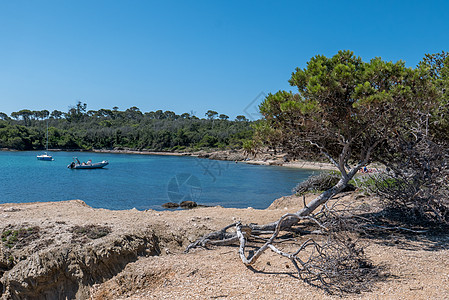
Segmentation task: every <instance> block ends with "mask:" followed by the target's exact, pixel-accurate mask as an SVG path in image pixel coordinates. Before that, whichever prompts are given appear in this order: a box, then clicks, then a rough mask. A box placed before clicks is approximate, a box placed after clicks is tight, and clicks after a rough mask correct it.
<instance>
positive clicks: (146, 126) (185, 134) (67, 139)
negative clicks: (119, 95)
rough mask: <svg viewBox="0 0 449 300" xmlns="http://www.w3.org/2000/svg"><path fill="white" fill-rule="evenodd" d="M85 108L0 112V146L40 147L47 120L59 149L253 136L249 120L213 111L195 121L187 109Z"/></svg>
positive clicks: (225, 143)
mask: <svg viewBox="0 0 449 300" xmlns="http://www.w3.org/2000/svg"><path fill="white" fill-rule="evenodd" d="M86 108H87V105H85V104H81V102H79V103H78V104H77V105H76V106H75V107H74V108H71V109H69V111H68V112H67V113H63V112H60V111H53V112H52V113H51V114H48V111H43V112H32V111H29V110H21V111H19V112H14V113H12V114H11V118H10V117H8V116H7V115H6V114H4V113H2V115H1V116H3V117H2V118H0V148H8V149H15V150H41V149H44V148H45V141H46V128H47V127H46V126H47V121H48V126H49V129H48V136H49V138H48V146H49V148H50V149H63V150H70V149H83V150H91V149H117V148H119V149H120V148H122V149H125V148H126V149H133V150H148V151H192V150H203V149H240V148H242V145H243V143H244V142H245V141H247V140H251V139H252V136H253V129H252V127H251V123H252V122H249V121H247V120H240V119H239V120H235V121H230V120H228V119H227V118H225V117H224V115H223V116H222V118H220V119H215V115H214V116H212V117H211V116H208V118H207V119H200V118H198V117H195V116H191V115H190V114H188V113H185V114H182V115H176V114H175V113H174V112H171V111H165V112H164V111H162V110H158V111H155V112H153V111H152V112H146V113H142V112H141V111H140V110H139V109H138V108H137V107H131V108H129V109H127V110H125V111H119V110H118V109H115V110H108V109H100V110H98V111H86ZM45 112H46V113H45ZM47 116H49V117H48V119H47Z"/></svg>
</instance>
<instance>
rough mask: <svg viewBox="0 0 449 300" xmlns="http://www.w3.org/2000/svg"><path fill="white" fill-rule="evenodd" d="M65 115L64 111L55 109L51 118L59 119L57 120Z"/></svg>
mask: <svg viewBox="0 0 449 300" xmlns="http://www.w3.org/2000/svg"><path fill="white" fill-rule="evenodd" d="M63 116H64V113H63V112H62V111H59V110H54V111H52V112H51V114H50V118H53V119H57V120H59V119H61V118H62V117H63Z"/></svg>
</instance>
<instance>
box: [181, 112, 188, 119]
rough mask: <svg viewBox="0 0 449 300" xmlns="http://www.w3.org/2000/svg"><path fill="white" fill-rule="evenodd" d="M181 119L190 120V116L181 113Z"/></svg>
mask: <svg viewBox="0 0 449 300" xmlns="http://www.w3.org/2000/svg"><path fill="white" fill-rule="evenodd" d="M181 118H183V119H190V114H189V113H183V114H182V115H181Z"/></svg>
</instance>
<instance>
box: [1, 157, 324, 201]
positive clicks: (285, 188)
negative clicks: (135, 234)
mask: <svg viewBox="0 0 449 300" xmlns="http://www.w3.org/2000/svg"><path fill="white" fill-rule="evenodd" d="M41 153H42V152H32V151H25V152H10V151H0V203H21V202H36V201H43V202H46V201H64V200H72V199H81V200H83V201H85V202H86V203H87V204H88V205H89V206H92V207H95V208H106V209H132V208H136V209H138V210H145V209H156V210H162V209H163V208H162V206H161V205H162V204H163V203H166V202H177V203H179V202H180V201H183V200H193V201H196V202H197V203H199V204H204V205H221V206H223V207H235V208H246V207H253V208H258V209H263V208H267V207H268V206H269V205H270V204H271V203H272V202H273V200H275V199H276V198H279V197H281V196H286V195H290V194H291V193H292V192H291V191H292V189H293V188H294V187H295V186H296V184H297V183H299V182H301V181H303V180H305V179H306V178H307V177H308V176H310V175H311V174H312V173H313V172H314V171H312V170H300V169H294V168H285V167H277V166H256V165H249V164H245V163H235V162H229V161H216V160H208V159H200V158H196V157H187V156H181V157H180V156H161V155H137V154H110V153H107V154H105V153H90V152H51V155H53V158H54V161H38V160H37V159H36V155H38V154H41ZM73 157H78V159H79V160H80V161H87V160H89V159H92V161H93V162H94V163H95V162H99V161H102V160H108V161H109V165H108V166H107V167H105V168H104V169H95V170H71V169H68V168H67V165H68V164H70V163H71V162H72V160H73ZM315 172H316V171H315Z"/></svg>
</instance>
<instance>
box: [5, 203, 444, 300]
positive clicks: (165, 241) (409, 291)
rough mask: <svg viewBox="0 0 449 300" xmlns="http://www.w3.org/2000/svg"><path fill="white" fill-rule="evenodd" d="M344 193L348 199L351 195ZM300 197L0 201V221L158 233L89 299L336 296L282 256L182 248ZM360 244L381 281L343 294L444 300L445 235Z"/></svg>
mask: <svg viewBox="0 0 449 300" xmlns="http://www.w3.org/2000/svg"><path fill="white" fill-rule="evenodd" d="M347 197H349V198H348V199H349V200H350V199H352V198H350V197H353V195H352V196H347ZM308 200H310V198H308V199H306V201H308ZM360 201H361V202H362V203H363V201H367V202H369V201H372V200H370V199H366V198H365V199H363V198H362V200H360ZM302 203H303V201H302V199H299V198H298V197H283V198H281V199H278V200H276V201H275V202H274V203H273V205H271V206H270V207H269V208H267V209H264V210H256V209H251V208H249V209H231V208H222V207H210V208H201V209H194V210H186V211H181V210H175V211H153V210H148V211H137V210H126V211H111V210H106V209H93V208H91V207H89V206H87V205H85V204H84V202H82V201H79V200H73V201H63V202H57V203H26V204H2V205H0V225H2V226H7V225H17V224H23V223H26V224H28V225H39V226H40V227H41V228H42V230H43V231H45V230H48V231H49V232H50V229H49V228H55V226H56V227H57V226H73V225H85V224H99V225H107V226H110V227H111V228H112V232H113V234H115V235H120V234H124V233H129V232H140V231H142V230H152V231H154V232H155V233H156V234H157V235H158V236H159V239H160V243H161V252H162V253H161V255H159V256H151V257H141V258H139V259H138V260H137V261H136V262H134V263H130V264H128V265H127V266H126V268H125V269H124V270H123V271H122V272H120V273H119V274H118V275H116V276H115V277H113V278H112V279H110V280H108V281H106V282H104V283H102V284H97V285H94V286H93V287H92V289H91V294H92V296H91V299H337V298H341V296H338V295H337V296H332V295H328V294H326V293H325V292H324V291H323V290H321V289H318V288H315V287H312V286H310V285H307V284H306V283H304V282H303V281H301V280H300V279H298V277H297V275H296V274H295V272H294V270H293V267H292V265H291V264H290V262H289V261H287V260H286V259H284V258H281V257H279V256H277V255H275V254H274V253H272V252H271V251H267V252H266V253H265V254H264V255H262V257H261V258H260V259H259V260H258V262H257V263H256V265H255V266H254V268H247V267H245V266H244V265H243V264H242V262H241V260H240V258H239V256H238V253H237V248H236V247H234V246H228V247H214V248H212V249H208V250H206V249H195V250H193V251H191V252H190V253H188V254H184V253H183V250H184V249H185V247H186V246H187V245H188V243H189V242H192V241H194V240H195V239H196V238H197V237H199V236H201V235H202V234H205V233H208V232H210V231H213V230H217V229H220V228H222V227H224V226H226V225H228V224H231V223H234V222H235V221H237V220H240V221H242V223H251V222H254V223H259V224H261V223H267V222H271V221H275V220H276V219H277V218H279V217H280V216H281V215H283V214H284V213H286V212H294V211H296V210H298V209H299V208H301V206H302ZM46 228H48V229H46ZM55 232H56V231H55ZM55 232H53V233H52V234H54V238H55V239H56V235H57V234H56V233H55ZM364 242H365V243H366V245H367V248H366V254H367V256H368V258H370V259H371V260H372V261H373V262H374V263H375V264H376V265H379V266H383V267H384V271H383V272H384V275H385V279H384V280H381V281H379V282H375V283H373V284H372V286H371V291H370V292H363V293H361V294H349V295H344V296H343V298H347V299H448V297H449V296H448V295H449V236H448V235H446V236H441V235H439V236H403V235H394V234H393V235H390V236H388V237H383V238H379V239H371V240H367V241H364Z"/></svg>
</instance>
